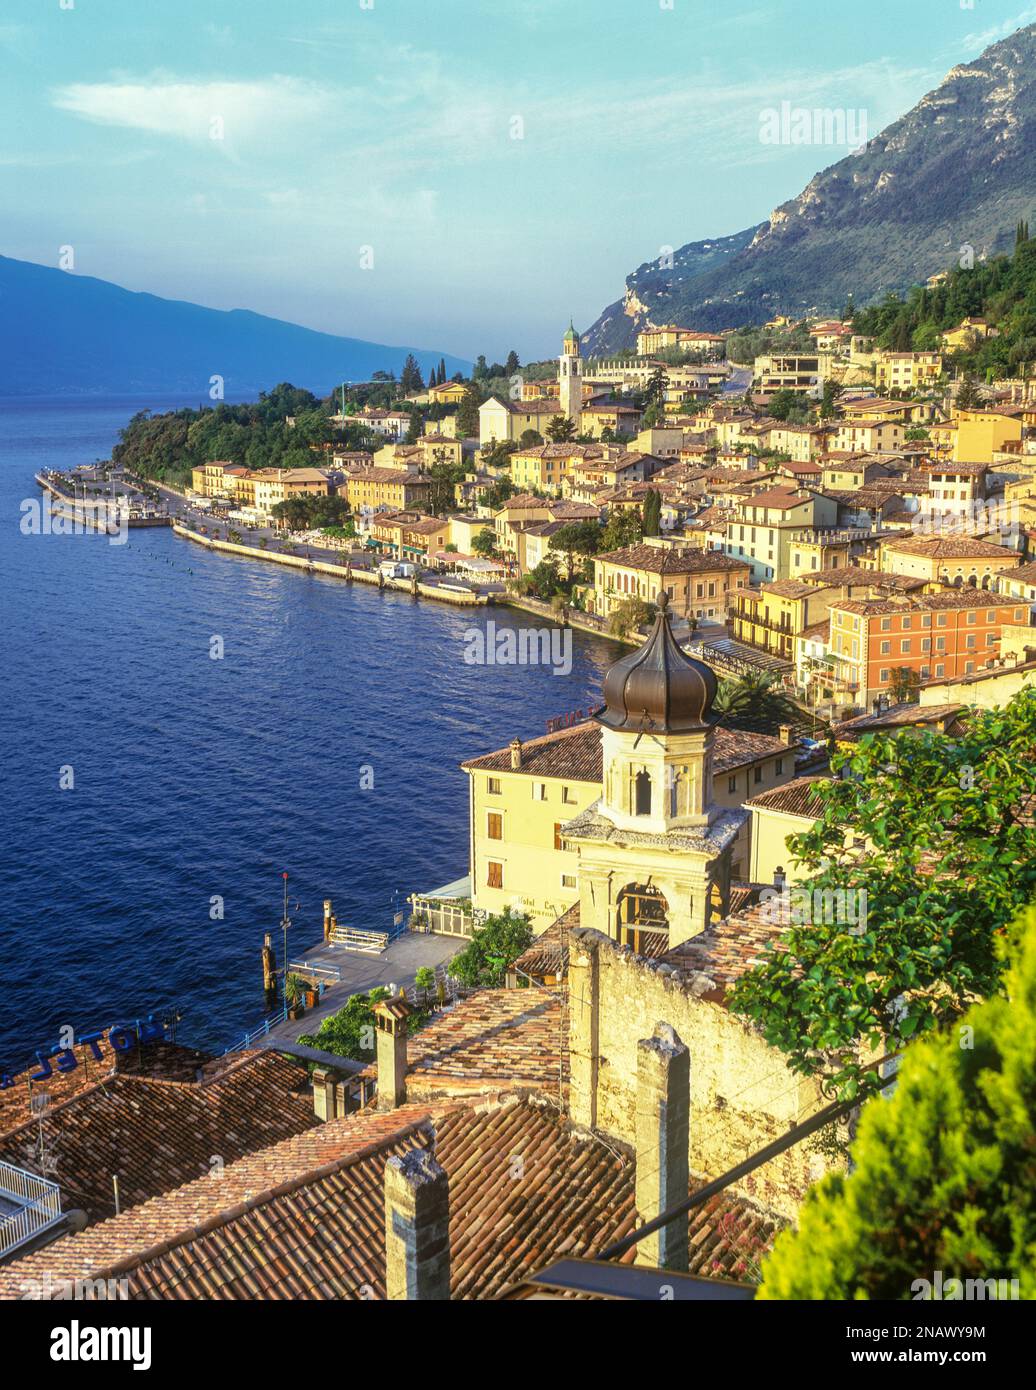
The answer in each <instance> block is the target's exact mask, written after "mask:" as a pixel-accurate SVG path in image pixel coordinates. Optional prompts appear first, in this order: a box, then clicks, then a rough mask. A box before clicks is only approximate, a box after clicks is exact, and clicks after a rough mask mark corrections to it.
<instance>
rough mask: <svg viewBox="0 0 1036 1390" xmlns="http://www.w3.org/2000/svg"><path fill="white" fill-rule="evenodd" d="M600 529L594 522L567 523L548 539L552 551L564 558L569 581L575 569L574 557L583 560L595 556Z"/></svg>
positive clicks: (599, 538) (599, 539) (598, 544)
mask: <svg viewBox="0 0 1036 1390" xmlns="http://www.w3.org/2000/svg"><path fill="white" fill-rule="evenodd" d="M601 535H602V531H601V527H600V525H599V524H598V523H597V522H596V521H569V522H566V524H565V525H564V526H559V527H558V529H557V530H556V531H555V532H554V534H553V536H551V538H550V546H551V549H552V550H559V551H560V552H561V553H562V554H563V555H564V557H565V566H566V570H567V573H568V577H569V578H570V579H571V578H572V575H573V574H574V573H575V569H576V562H575V561H576V556H577V555H580V556H582V557H583V558H584V559H585V558H586V557H587V556H589V555H596V553H597V551H598V548H599V547H600V544H601Z"/></svg>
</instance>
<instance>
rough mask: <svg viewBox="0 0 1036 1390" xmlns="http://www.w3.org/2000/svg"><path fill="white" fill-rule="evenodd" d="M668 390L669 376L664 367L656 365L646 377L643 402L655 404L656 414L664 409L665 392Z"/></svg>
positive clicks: (647, 404)
mask: <svg viewBox="0 0 1036 1390" xmlns="http://www.w3.org/2000/svg"><path fill="white" fill-rule="evenodd" d="M668 390H669V377H668V375H667V373H666V369H665V367H662V366H658V367H656V368H655V370H654V371H653V372H652V373H651V375H650V376H649V377H648V379H647V382H646V384H645V386H644V396H643V403H644V405H646V406H655V407H656V414H657V412H661V411H664V410H665V393H666V392H667V391H668Z"/></svg>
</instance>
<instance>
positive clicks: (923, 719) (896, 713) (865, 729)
mask: <svg viewBox="0 0 1036 1390" xmlns="http://www.w3.org/2000/svg"><path fill="white" fill-rule="evenodd" d="M998 669H999V668H998ZM979 674H981V673H979ZM958 679H960V678H958ZM966 708H967V706H965V705H960V704H957V705H914V704H902V705H890V706H889V708H888V709H886V710H882V711H881V712H880V713H879V714H858V715H857V716H856V718H855V719H846V720H844V721H843V722H842V723H841V724H836V725H835V726H834V733H835V737H836V738H846V737H850V736H854V735H857V734H866V733H878V732H880V731H881V730H883V729H888V730H889V731H891V732H893V733H895V732H898V731H899V730H900V729H911V728H914V727H916V726H917V725H919V724H943V723H945V724H947V725H952V724H954V723H955V722H956V719H955V716H956V715H958V714H959V713H960V712H961V711H962V710H964V709H966Z"/></svg>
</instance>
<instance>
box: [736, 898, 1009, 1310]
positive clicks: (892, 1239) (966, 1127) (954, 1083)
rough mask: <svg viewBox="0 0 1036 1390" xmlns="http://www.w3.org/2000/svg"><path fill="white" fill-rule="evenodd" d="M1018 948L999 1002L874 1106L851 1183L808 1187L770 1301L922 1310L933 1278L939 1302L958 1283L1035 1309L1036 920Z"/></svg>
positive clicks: (777, 1256)
mask: <svg viewBox="0 0 1036 1390" xmlns="http://www.w3.org/2000/svg"><path fill="white" fill-rule="evenodd" d="M1013 938H1014V940H1013V946H1012V948H1011V949H1010V952H1009V959H1010V968H1009V970H1008V972H1007V975H1006V978H1005V980H1004V986H1003V992H1002V993H998V994H997V995H996V996H995V997H993V998H991V999H988V1000H987V1001H986V1002H984V1003H981V1004H977V1005H974V1006H973V1007H971V1008H970V1009H969V1010H968V1012H967V1013H966V1014H965V1015H964V1016H963V1018H962V1019H961V1020H960V1022H959V1023H958V1024H957V1025H955V1026H954V1027H953V1028H951V1029H949V1030H948V1031H946V1032H943V1033H941V1034H939V1035H938V1036H937V1037H932V1038H931V1039H926V1040H924V1041H923V1042H918V1043H915V1044H913V1045H912V1046H910V1047H908V1048H907V1049H906V1052H905V1053H904V1056H903V1062H902V1066H901V1068H900V1071H899V1075H898V1077H897V1084H896V1090H895V1094H894V1095H893V1096H892V1097H891V1098H890V1099H882V1098H875V1099H872V1100H870V1101H868V1103H867V1104H866V1105H865V1106H864V1109H863V1112H862V1114H861V1116H860V1123H859V1129H858V1133H857V1137H856V1140H855V1142H854V1143H853V1146H852V1158H853V1171H852V1174H851V1175H849V1176H846V1175H845V1174H842V1173H832V1174H830V1175H829V1176H828V1177H825V1178H824V1179H823V1180H822V1181H821V1182H820V1183H818V1184H817V1186H816V1187H814V1188H812V1189H811V1190H810V1192H809V1193H808V1195H807V1197H806V1201H805V1204H804V1206H803V1208H802V1212H801V1214H800V1217H799V1223H798V1229H797V1230H796V1231H794V1232H793V1231H787V1232H785V1233H783V1234H782V1235H780V1236H779V1237H778V1239H777V1242H776V1244H775V1246H774V1250H773V1253H772V1255H771V1256H770V1257H769V1259H767V1260H766V1262H765V1263H764V1265H763V1271H762V1274H763V1282H762V1288H761V1289H760V1291H759V1295H758V1296H759V1297H760V1298H762V1299H771V1300H772V1299H804V1300H807V1299H808V1300H815V1299H861V1298H864V1299H882V1300H902V1299H911V1300H912V1299H914V1298H917V1297H919V1296H921V1297H924V1296H925V1295H926V1294H928V1295H929V1296H930V1290H926V1289H925V1288H924V1287H923V1286H920V1287H919V1286H918V1281H919V1280H927V1281H928V1283H929V1285H932V1284H934V1283H935V1279H936V1271H941V1275H942V1281H943V1285H942V1297H943V1298H946V1297H949V1296H952V1294H951V1291H950V1288H949V1287H948V1285H947V1281H948V1280H950V1279H957V1280H961V1281H966V1280H982V1281H986V1280H991V1279H995V1280H1001V1279H1003V1280H1006V1281H1011V1280H1013V1279H1017V1280H1018V1288H1017V1296H1018V1297H1020V1298H1022V1299H1034V1298H1036V1180H1034V1171H1033V1164H1034V1157H1033V1135H1034V1134H1036V909H1031V908H1030V909H1029V911H1028V912H1027V913H1026V914H1025V916H1024V918H1023V919H1022V920H1021V923H1020V925H1019V928H1018V929H1017V931H1016V932H1015V933H1014V934H1013ZM1005 1292H1006V1296H1008V1297H1010V1296H1011V1292H1010V1284H1009V1282H1008V1286H1007V1289H1006V1291H1005ZM961 1294H963V1290H962V1291H961ZM979 1296H980V1297H985V1298H989V1297H991V1296H999V1297H1003V1296H1004V1292H1001V1291H1000V1289H998V1290H997V1291H996V1294H991V1293H990V1291H989V1286H988V1285H986V1284H985V1283H983V1291H982V1293H980V1294H979Z"/></svg>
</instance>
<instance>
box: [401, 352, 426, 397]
mask: <svg viewBox="0 0 1036 1390" xmlns="http://www.w3.org/2000/svg"><path fill="white" fill-rule="evenodd" d="M399 389H400V391H401V392H402V393H403V395H404V396H413V395H416V393H417V392H418V391H423V390H424V377H423V376H422V375H421V368H420V367H419V366H418V362H417V358H416V357H415V356H414V354H413V353H412V352H408V353H407V358H406V361H405V362H404V363H403V370H402V372H401V373H400V377H399Z"/></svg>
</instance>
